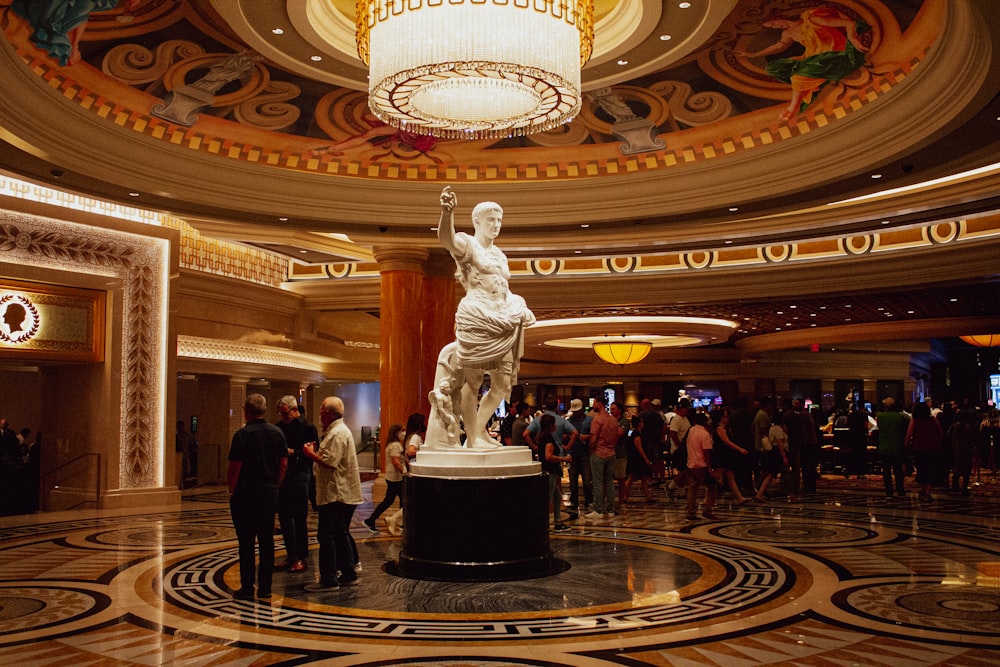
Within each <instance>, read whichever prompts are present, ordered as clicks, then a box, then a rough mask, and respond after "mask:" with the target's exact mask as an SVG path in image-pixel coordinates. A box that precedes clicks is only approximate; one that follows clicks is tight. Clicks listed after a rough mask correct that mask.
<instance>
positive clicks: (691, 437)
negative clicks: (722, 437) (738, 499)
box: [686, 412, 719, 521]
mask: <svg viewBox="0 0 1000 667" xmlns="http://www.w3.org/2000/svg"><path fill="white" fill-rule="evenodd" d="M713 445H714V442H713V438H712V434H711V433H709V431H708V415H706V414H705V413H704V412H696V413H695V414H694V424H693V425H692V426H691V428H690V429H689V430H688V433H687V472H688V474H687V515H686V518H687V520H688V521H697V520H698V514H697V510H698V489H699V488H701V487H702V486H704V487H705V504H704V505H703V506H702V508H701V515H702V516H703V517H704V518H706V519H712V520H713V521H718V519H719V517H717V516H715V514H714V513H713V512H712V509H713V508H714V507H715V497H716V495H717V494H718V489H719V484H718V480H717V479H716V477H715V474H714V472H713V470H712V448H713Z"/></svg>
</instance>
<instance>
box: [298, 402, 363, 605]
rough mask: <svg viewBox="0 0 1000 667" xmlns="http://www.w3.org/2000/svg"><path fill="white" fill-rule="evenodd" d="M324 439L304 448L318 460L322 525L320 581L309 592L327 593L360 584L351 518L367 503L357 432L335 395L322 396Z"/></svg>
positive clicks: (319, 536)
mask: <svg viewBox="0 0 1000 667" xmlns="http://www.w3.org/2000/svg"><path fill="white" fill-rule="evenodd" d="M319 418H320V423H322V424H323V440H322V441H321V442H320V443H319V444H318V445H317V444H316V443H313V442H307V443H306V444H305V445H304V446H303V447H302V451H303V453H305V455H306V456H307V457H309V458H310V459H312V461H313V472H314V474H315V475H316V504H317V506H318V512H319V527H318V529H317V531H316V538H317V541H318V542H319V581H317V582H316V583H313V584H307V585H306V587H305V589H306V590H307V591H324V590H330V589H334V588H337V587H339V586H354V585H356V584H357V583H358V573H357V572H356V571H355V565H356V564H357V557H356V556H355V554H354V549H353V548H352V546H351V533H350V528H351V518H352V517H353V516H354V510H355V509H357V506H358V505H360V504H361V503H363V502H364V500H365V499H364V496H363V495H362V493H361V474H360V472H359V471H358V457H357V453H356V451H355V448H354V436H353V435H352V434H351V430H350V429H349V428H347V425H346V424H345V423H344V402H343V401H342V400H341V399H340V398H338V397H336V396H328V397H326V398H324V399H323V403H322V404H321V406H320V411H319Z"/></svg>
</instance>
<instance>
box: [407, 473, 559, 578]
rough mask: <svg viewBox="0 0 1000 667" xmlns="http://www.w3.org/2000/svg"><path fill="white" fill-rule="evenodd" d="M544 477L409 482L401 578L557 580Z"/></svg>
mask: <svg viewBox="0 0 1000 667" xmlns="http://www.w3.org/2000/svg"><path fill="white" fill-rule="evenodd" d="M548 491H549V482H548V477H547V476H546V475H545V474H538V475H526V476H522V477H506V478H484V479H480V478H466V479H453V478H437V477H417V476H412V475H409V476H407V477H406V478H404V480H403V549H402V551H401V552H400V554H399V568H398V571H399V573H400V574H402V575H403V576H407V577H411V578H415V579H436V580H444V581H509V580H513V579H530V578H534V577H542V576H546V575H548V574H550V573H552V572H553V562H552V552H551V550H550V548H549V515H548V506H549V503H548Z"/></svg>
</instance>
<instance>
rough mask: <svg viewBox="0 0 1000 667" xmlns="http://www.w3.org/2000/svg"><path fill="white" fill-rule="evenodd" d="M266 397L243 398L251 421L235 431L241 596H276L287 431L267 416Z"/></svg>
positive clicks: (233, 476) (232, 483)
mask: <svg viewBox="0 0 1000 667" xmlns="http://www.w3.org/2000/svg"><path fill="white" fill-rule="evenodd" d="M265 414H267V399H265V398H264V397H263V396H261V395H260V394H249V395H248V396H247V397H246V401H244V403H243V418H244V419H245V420H246V424H244V425H243V428H241V429H240V430H238V431H237V432H236V433H235V434H234V435H233V442H232V444H231V445H230V447H229V474H228V481H229V508H230V512H231V513H232V517H233V528H235V529H236V539H237V541H238V542H239V554H240V589H239V590H238V591H236V592H235V593H233V597H235V598H237V599H239V600H250V599H253V596H254V579H256V581H257V597H258V598H260V599H264V600H266V599H268V598H270V597H271V575H272V574H273V572H274V512H275V510H276V509H277V507H278V487H279V486H280V485H281V480H282V478H284V476H285V470H286V467H287V465H288V449H287V446H286V444H285V436H284V435H282V433H281V430H280V429H279V428H278V427H277V426H275V425H274V424H269V423H267V422H266V421H264V415H265ZM254 542H256V543H257V546H258V547H259V548H260V569H259V570H258V569H257V568H256V563H255V561H254Z"/></svg>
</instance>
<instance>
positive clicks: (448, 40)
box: [357, 0, 593, 139]
mask: <svg viewBox="0 0 1000 667" xmlns="http://www.w3.org/2000/svg"><path fill="white" fill-rule="evenodd" d="M357 9H358V11H357V21H358V23H357V41H358V53H359V55H360V56H361V59H362V60H364V61H365V62H367V63H369V64H370V72H369V106H370V107H371V109H372V112H373V113H374V114H375V115H376V116H378V117H379V119H381V120H382V121H383V122H385V123H387V124H389V125H391V126H394V127H398V128H400V129H404V130H407V131H411V132H414V133H418V134H430V135H433V136H437V137H444V138H470V139H480V138H499V137H506V136H516V135H524V134H529V133H532V132H539V131H544V130H548V129H552V128H553V127H557V126H559V125H562V124H564V123H566V122H569V121H570V120H572V118H573V117H574V116H575V115H576V114H577V113H578V111H579V109H580V104H581V95H580V66H581V65H582V64H583V63H585V62H586V61H587V59H589V58H590V53H591V49H592V47H593V2H592V0H567V1H565V2H563V3H562V4H558V3H554V2H552V0H388V1H387V0H359V2H358V7H357Z"/></svg>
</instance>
